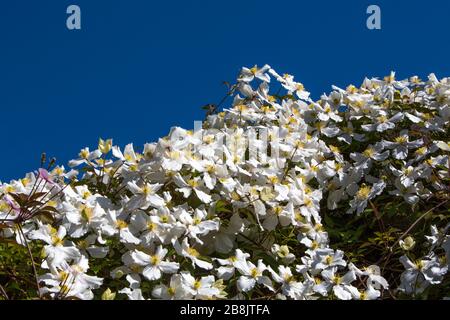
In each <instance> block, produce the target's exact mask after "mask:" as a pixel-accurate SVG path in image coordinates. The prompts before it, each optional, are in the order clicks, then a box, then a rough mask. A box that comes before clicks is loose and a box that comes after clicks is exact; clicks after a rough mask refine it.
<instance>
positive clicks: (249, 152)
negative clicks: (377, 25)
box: [0, 65, 450, 300]
mask: <svg viewBox="0 0 450 320" xmlns="http://www.w3.org/2000/svg"><path fill="white" fill-rule="evenodd" d="M274 82H275V84H273V83H274ZM269 84H272V86H273V90H272V91H270V90H269ZM229 89H230V90H229V94H228V95H229V96H232V97H233V98H232V103H231V107H230V108H229V109H225V110H224V111H222V112H215V110H213V111H212V112H209V113H208V116H207V118H206V120H205V121H203V122H202V124H201V126H200V127H198V128H196V129H195V130H184V129H182V128H179V127H175V128H172V129H171V130H170V133H169V134H168V135H167V136H166V137H164V138H161V139H159V140H158V141H157V142H155V143H149V144H146V145H145V146H144V147H143V150H142V152H140V153H139V152H137V151H136V150H135V149H134V146H133V145H132V144H129V145H127V146H125V148H124V149H123V150H121V149H120V148H119V147H118V146H115V145H113V143H112V140H102V139H100V141H99V143H98V148H96V149H95V150H90V149H89V148H84V149H82V150H81V152H80V153H79V157H78V158H77V159H74V160H72V161H70V162H69V167H70V169H66V168H65V167H64V166H58V165H56V163H55V161H54V160H50V161H47V159H46V158H45V156H43V158H42V161H41V168H39V170H38V171H36V172H34V173H29V174H27V175H26V176H25V177H24V178H23V179H19V180H13V181H11V182H10V183H3V184H1V186H0V195H1V198H0V256H1V258H0V296H1V297H3V299H36V298H39V299H134V300H142V299H299V300H303V299H344V300H349V299H405V298H406V299H408V298H416V299H427V298H428V299H442V298H445V297H446V296H448V295H449V292H450V280H449V276H448V268H449V263H450V235H449V228H450V223H449V219H450V209H449V208H450V206H449V190H450V189H449V186H450V168H449V161H450V160H449V152H450V145H449V140H450V138H449V120H450V107H449V105H450V78H444V79H442V80H438V79H437V78H436V76H435V75H433V74H431V75H430V76H429V77H428V79H427V80H426V81H423V80H421V79H419V78H418V77H412V78H410V79H408V80H401V81H399V80H396V79H395V74H394V73H391V74H390V75H389V76H387V77H385V78H384V79H383V80H380V79H377V78H374V79H364V81H363V83H362V85H361V86H360V87H359V88H358V87H356V86H353V85H350V86H348V87H347V88H346V89H341V88H338V87H334V86H333V90H332V92H331V93H330V94H328V95H325V94H324V95H322V96H321V97H320V99H319V100H318V101H314V100H312V99H311V98H310V94H309V93H308V92H307V91H306V90H305V88H304V86H303V85H302V84H301V83H299V82H296V81H295V80H294V77H293V76H291V75H288V74H285V75H279V74H278V73H276V72H275V71H274V70H273V69H272V68H271V67H270V66H267V65H266V66H263V67H262V68H258V67H256V66H255V67H253V68H242V71H241V73H240V75H239V77H238V79H237V82H236V83H235V84H234V85H232V86H230V87H229Z"/></svg>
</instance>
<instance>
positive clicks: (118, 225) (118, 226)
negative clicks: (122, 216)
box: [116, 220, 128, 230]
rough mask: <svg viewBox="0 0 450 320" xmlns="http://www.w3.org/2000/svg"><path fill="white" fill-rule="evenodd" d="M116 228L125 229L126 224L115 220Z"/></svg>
mask: <svg viewBox="0 0 450 320" xmlns="http://www.w3.org/2000/svg"><path fill="white" fill-rule="evenodd" d="M116 226H117V228H119V229H121V230H122V229H125V228H126V227H128V223H126V222H125V221H123V220H117V221H116Z"/></svg>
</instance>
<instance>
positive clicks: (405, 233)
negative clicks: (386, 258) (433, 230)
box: [389, 199, 450, 252]
mask: <svg viewBox="0 0 450 320" xmlns="http://www.w3.org/2000/svg"><path fill="white" fill-rule="evenodd" d="M449 200H450V199H447V200H445V201H442V202H441V203H439V204H438V205H436V206H435V207H433V208H431V209H430V210H428V211H427V212H425V213H424V214H422V215H421V216H420V217H419V218H417V220H416V221H414V223H413V224H412V225H411V226H410V227H409V228H408V229H407V230H406V231H405V232H404V233H403V234H402V235H401V236H400V237H399V238H398V239H397V241H395V243H394V244H393V245H392V246H391V247H390V248H389V249H390V251H391V252H392V249H394V247H395V246H396V245H398V244H399V243H400V240H402V239H403V238H404V237H405V236H406V235H407V234H408V233H409V232H410V231H411V230H412V229H414V227H415V226H416V225H417V224H418V223H419V222H420V221H421V220H422V219H423V218H425V216H426V215H427V214H429V213H430V212H432V211H433V210H435V209H437V208H439V207H440V206H442V205H443V204H446V203H447V202H448V201H449Z"/></svg>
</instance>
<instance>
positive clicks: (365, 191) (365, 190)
mask: <svg viewBox="0 0 450 320" xmlns="http://www.w3.org/2000/svg"><path fill="white" fill-rule="evenodd" d="M370 191H372V189H371V188H370V187H369V186H362V187H361V188H359V190H358V192H357V193H356V198H358V199H359V200H365V199H367V198H368V197H369V194H370Z"/></svg>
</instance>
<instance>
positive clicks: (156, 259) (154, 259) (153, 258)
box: [150, 255, 161, 266]
mask: <svg viewBox="0 0 450 320" xmlns="http://www.w3.org/2000/svg"><path fill="white" fill-rule="evenodd" d="M160 261H161V259H160V258H159V257H158V256H156V255H154V256H151V257H150V263H151V264H152V265H154V266H155V265H157V264H158V263H159V262H160Z"/></svg>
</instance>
